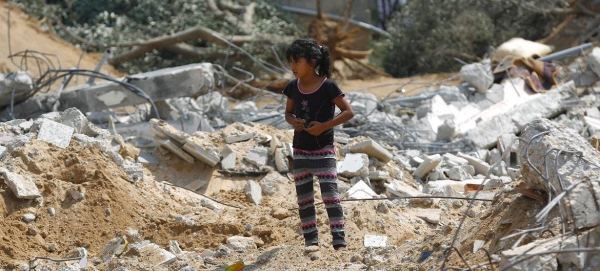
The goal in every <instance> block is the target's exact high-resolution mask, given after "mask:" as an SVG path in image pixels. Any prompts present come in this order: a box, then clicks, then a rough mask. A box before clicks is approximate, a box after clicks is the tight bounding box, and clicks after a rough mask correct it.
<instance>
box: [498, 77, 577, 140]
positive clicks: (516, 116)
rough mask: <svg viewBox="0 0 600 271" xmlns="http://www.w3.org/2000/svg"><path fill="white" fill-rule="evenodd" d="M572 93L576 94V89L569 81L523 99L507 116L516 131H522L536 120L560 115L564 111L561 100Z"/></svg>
mask: <svg viewBox="0 0 600 271" xmlns="http://www.w3.org/2000/svg"><path fill="white" fill-rule="evenodd" d="M573 93H577V88H576V87H575V83H574V82H573V81H569V82H566V83H563V84H560V85H558V86H557V87H555V88H553V89H551V90H549V91H548V92H546V93H545V94H543V95H534V96H531V98H530V99H524V102H523V103H521V104H519V105H517V106H516V107H515V108H514V109H512V110H510V111H509V112H508V113H507V115H509V116H510V117H511V120H512V122H513V123H514V124H515V125H516V126H517V129H518V130H517V131H522V130H523V128H524V127H525V125H527V124H528V123H530V122H532V121H534V120H536V119H539V118H553V117H555V116H557V115H559V114H561V113H562V112H563V111H564V110H565V109H566V104H565V103H564V102H563V100H564V99H568V98H569V97H571V96H572V95H574V94H573ZM512 133H513V134H516V133H515V132H512Z"/></svg>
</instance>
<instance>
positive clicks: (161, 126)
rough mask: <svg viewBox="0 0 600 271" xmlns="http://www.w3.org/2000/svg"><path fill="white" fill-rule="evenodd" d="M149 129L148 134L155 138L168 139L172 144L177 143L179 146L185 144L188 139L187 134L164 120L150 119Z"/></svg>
mask: <svg viewBox="0 0 600 271" xmlns="http://www.w3.org/2000/svg"><path fill="white" fill-rule="evenodd" d="M150 124H151V128H150V129H148V132H149V133H150V134H151V135H152V136H153V137H155V138H157V137H158V138H159V139H170V140H171V141H172V142H174V143H175V142H177V143H178V144H180V145H183V144H185V143H186V139H187V138H188V137H190V135H189V134H188V133H185V132H183V131H181V130H179V129H177V128H175V127H173V126H171V125H170V124H169V123H168V122H166V121H164V120H158V119H151V120H150Z"/></svg>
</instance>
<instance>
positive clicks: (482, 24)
mask: <svg viewBox="0 0 600 271" xmlns="http://www.w3.org/2000/svg"><path fill="white" fill-rule="evenodd" d="M566 5H567V4H566V3H565V1H562V0H539V1H533V0H531V1H512V0H442V1H433V0H409V1H408V3H407V4H406V5H405V6H403V7H402V8H401V10H400V11H399V12H398V13H396V15H395V19H394V20H393V21H392V22H391V24H390V29H388V31H389V32H390V33H392V35H393V37H392V46H391V47H390V49H389V51H388V53H387V56H386V57H385V60H384V61H383V67H384V69H385V70H386V71H387V72H388V73H390V74H392V75H394V76H409V75H413V74H420V73H433V72H446V71H453V70H457V69H459V68H460V63H458V62H457V61H456V60H455V59H454V57H456V56H460V55H461V54H466V55H470V56H478V57H481V56H483V55H484V54H485V53H487V52H488V50H489V48H490V46H498V45H499V44H501V43H502V42H504V41H506V40H508V39H509V38H511V37H514V36H520V37H523V38H525V39H530V40H536V39H539V38H541V37H543V36H545V35H547V34H548V33H546V32H545V31H543V29H545V28H546V27H547V25H549V24H550V23H552V22H555V20H556V18H553V17H552V16H550V15H549V14H548V13H545V12H542V7H543V8H544V9H551V8H558V7H565V6H566ZM458 58H460V57H458Z"/></svg>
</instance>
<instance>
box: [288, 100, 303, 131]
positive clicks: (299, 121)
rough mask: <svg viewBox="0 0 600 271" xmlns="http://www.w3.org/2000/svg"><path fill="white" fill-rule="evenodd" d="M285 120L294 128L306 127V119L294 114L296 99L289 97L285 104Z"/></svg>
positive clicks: (300, 129)
mask: <svg viewBox="0 0 600 271" xmlns="http://www.w3.org/2000/svg"><path fill="white" fill-rule="evenodd" d="M285 121H286V122H287V123H289V124H290V125H292V126H294V130H296V131H302V129H304V122H306V120H304V119H298V118H296V116H295V115H294V100H292V99H290V98H287V102H286V104H285Z"/></svg>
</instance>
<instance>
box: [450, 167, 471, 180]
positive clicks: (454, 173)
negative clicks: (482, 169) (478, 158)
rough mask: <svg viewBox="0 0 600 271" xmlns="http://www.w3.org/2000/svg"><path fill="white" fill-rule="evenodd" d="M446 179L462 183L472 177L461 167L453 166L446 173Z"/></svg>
mask: <svg viewBox="0 0 600 271" xmlns="http://www.w3.org/2000/svg"><path fill="white" fill-rule="evenodd" d="M448 178H450V180H455V181H462V180H466V179H471V178H472V176H471V175H470V174H469V173H467V172H466V171H465V170H464V169H463V168H462V167H461V166H454V167H453V168H451V169H450V170H449V171H448Z"/></svg>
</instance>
